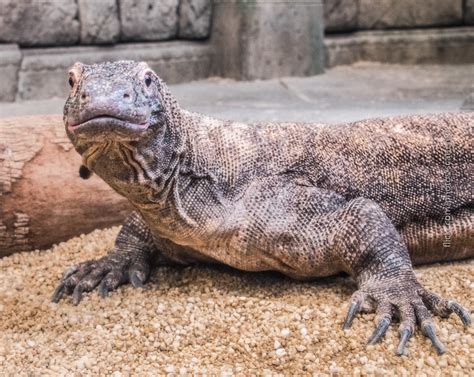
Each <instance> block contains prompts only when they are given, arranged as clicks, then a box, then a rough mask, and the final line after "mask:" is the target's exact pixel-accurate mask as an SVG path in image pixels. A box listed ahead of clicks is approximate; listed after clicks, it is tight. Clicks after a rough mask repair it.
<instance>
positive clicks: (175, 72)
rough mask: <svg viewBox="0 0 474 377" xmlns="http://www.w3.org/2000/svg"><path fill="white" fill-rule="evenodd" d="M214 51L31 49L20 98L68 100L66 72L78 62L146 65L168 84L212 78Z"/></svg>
mask: <svg viewBox="0 0 474 377" xmlns="http://www.w3.org/2000/svg"><path fill="white" fill-rule="evenodd" d="M212 54H213V51H212V49H211V47H210V45H209V44H208V43H202V42H184V41H180V42H160V43H137V44H133V43H130V44H128V43H127V44H118V45H115V46H103V47H99V46H90V47H63V48H50V49H48V48H43V49H28V50H25V51H24V53H23V60H22V64H21V70H20V73H19V84H18V97H19V98H20V99H24V100H30V99H47V98H52V97H60V98H66V95H67V93H68V90H69V88H68V85H67V72H68V69H69V68H70V67H71V66H72V64H74V63H75V62H76V61H80V62H83V63H86V64H93V63H99V62H104V61H114V60H126V59H127V60H128V59H130V60H136V61H146V62H148V63H149V64H150V66H151V67H152V68H153V69H154V70H155V71H156V72H157V74H158V75H160V76H161V77H162V78H163V79H164V80H165V81H166V82H168V83H178V82H185V81H191V80H197V79H203V78H206V77H209V76H210V75H211V74H212V72H211V61H212Z"/></svg>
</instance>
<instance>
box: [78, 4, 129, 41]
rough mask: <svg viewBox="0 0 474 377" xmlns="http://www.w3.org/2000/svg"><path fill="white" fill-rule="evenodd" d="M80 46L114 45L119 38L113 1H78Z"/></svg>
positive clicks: (115, 7) (116, 12) (116, 13)
mask: <svg viewBox="0 0 474 377" xmlns="http://www.w3.org/2000/svg"><path fill="white" fill-rule="evenodd" d="M78 5H79V17H80V20H81V44H107V43H115V42H117V41H118V39H119V36H120V22H119V19H118V9H117V2H116V1H115V0H101V1H96V0H78Z"/></svg>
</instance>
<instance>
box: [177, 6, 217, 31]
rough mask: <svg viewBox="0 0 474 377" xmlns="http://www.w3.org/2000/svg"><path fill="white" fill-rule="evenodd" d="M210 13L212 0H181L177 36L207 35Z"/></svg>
mask: <svg viewBox="0 0 474 377" xmlns="http://www.w3.org/2000/svg"><path fill="white" fill-rule="evenodd" d="M211 15H212V0H181V2H180V4H179V33H178V36H179V37H180V38H187V39H204V38H207V37H209V33H210V29H211Z"/></svg>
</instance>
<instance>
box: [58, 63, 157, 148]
mask: <svg viewBox="0 0 474 377" xmlns="http://www.w3.org/2000/svg"><path fill="white" fill-rule="evenodd" d="M68 81H69V85H70V87H71V91H70V93H69V96H68V98H67V100H66V104H65V105H64V123H65V126H66V132H67V134H68V136H69V138H70V139H71V141H72V142H73V144H76V143H78V142H81V141H82V142H93V141H101V140H104V139H107V140H116V141H129V140H137V139H139V138H142V137H144V135H146V134H150V133H153V131H156V130H154V129H155V128H159V127H160V126H161V125H162V123H163V122H165V120H166V119H165V112H166V105H165V104H164V102H163V101H164V97H165V96H164V94H165V93H163V91H166V88H164V83H163V82H162V81H161V79H160V78H159V77H158V76H157V75H156V73H155V72H153V70H152V69H151V68H150V67H149V66H148V65H147V64H146V63H144V62H140V63H138V62H134V61H117V62H113V63H102V64H94V65H84V64H82V63H76V64H74V65H73V66H72V68H71V69H70V71H69V77H68Z"/></svg>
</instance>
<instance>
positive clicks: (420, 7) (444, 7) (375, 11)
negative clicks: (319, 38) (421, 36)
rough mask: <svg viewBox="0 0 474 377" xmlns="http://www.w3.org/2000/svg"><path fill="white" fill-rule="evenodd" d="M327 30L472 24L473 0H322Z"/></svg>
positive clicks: (342, 30) (473, 20)
mask: <svg viewBox="0 0 474 377" xmlns="http://www.w3.org/2000/svg"><path fill="white" fill-rule="evenodd" d="M324 6H325V9H324V16H325V25H326V32H327V33H334V32H350V31H355V30H375V29H377V30H380V29H407V28H426V27H440V26H461V25H463V24H466V25H473V24H474V0H324Z"/></svg>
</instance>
